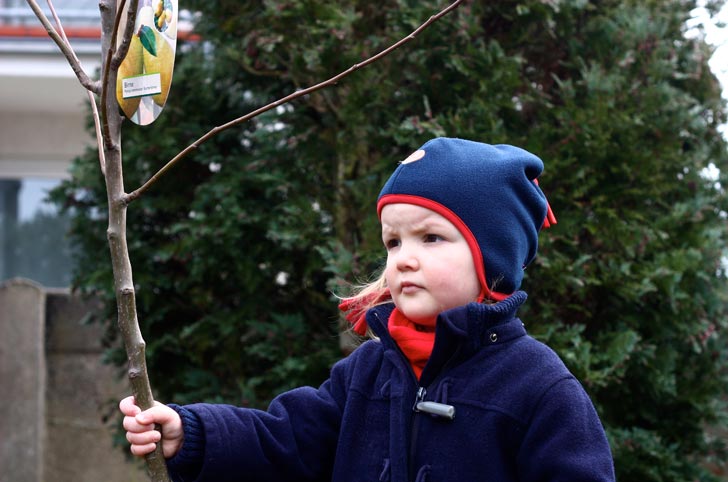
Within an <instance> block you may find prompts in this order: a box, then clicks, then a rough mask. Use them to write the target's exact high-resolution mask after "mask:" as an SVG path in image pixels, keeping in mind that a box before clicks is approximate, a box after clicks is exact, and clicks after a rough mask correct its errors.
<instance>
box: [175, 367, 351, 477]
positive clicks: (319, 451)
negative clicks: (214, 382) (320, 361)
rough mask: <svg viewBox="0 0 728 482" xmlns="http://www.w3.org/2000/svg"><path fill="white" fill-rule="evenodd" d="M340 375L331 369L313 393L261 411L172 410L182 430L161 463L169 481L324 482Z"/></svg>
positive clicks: (336, 421)
mask: <svg viewBox="0 0 728 482" xmlns="http://www.w3.org/2000/svg"><path fill="white" fill-rule="evenodd" d="M344 361H345V360H344ZM341 363H342V362H340V363H339V364H337V366H338V365H340V364H341ZM342 372H343V370H342V369H337V367H336V366H335V367H334V369H333V370H332V376H331V378H329V380H327V381H326V382H325V383H324V384H323V385H321V387H319V388H318V389H315V388H312V387H302V388H296V389H294V390H291V391H289V392H286V393H283V394H282V395H279V396H278V397H276V398H275V399H274V400H273V401H272V402H271V404H270V406H269V407H268V410H267V411H262V410H255V409H249V408H241V407H234V406H231V405H222V404H204V403H199V404H193V405H186V406H183V407H178V406H173V408H174V409H175V410H177V412H178V413H179V414H180V416H181V418H182V421H183V427H184V442H183V444H182V448H181V450H180V452H179V453H178V454H177V455H175V457H173V458H171V459H169V460H168V461H167V466H168V468H169V470H170V475H171V476H172V478H173V480H175V481H179V482H203V481H215V482H225V481H246V480H251V481H260V480H275V481H280V482H285V481H289V480H290V481H293V480H295V481H308V480H311V481H313V480H326V479H328V478H330V473H331V470H332V466H333V459H334V452H335V449H336V444H337V441H338V437H339V427H340V424H341V414H342V407H343V405H344V402H345V390H344V387H343V385H344V380H343V378H344V376H343V373H342Z"/></svg>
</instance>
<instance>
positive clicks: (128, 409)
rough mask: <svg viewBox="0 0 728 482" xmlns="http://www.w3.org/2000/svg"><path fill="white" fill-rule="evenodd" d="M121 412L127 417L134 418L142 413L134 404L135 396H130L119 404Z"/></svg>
mask: <svg viewBox="0 0 728 482" xmlns="http://www.w3.org/2000/svg"><path fill="white" fill-rule="evenodd" d="M119 410H121V413H123V414H124V415H127V416H134V415H136V414H138V413H139V412H141V411H142V409H141V408H139V407H138V406H137V404H136V403H134V396H128V397H126V398H124V399H123V400H122V401H120V402H119Z"/></svg>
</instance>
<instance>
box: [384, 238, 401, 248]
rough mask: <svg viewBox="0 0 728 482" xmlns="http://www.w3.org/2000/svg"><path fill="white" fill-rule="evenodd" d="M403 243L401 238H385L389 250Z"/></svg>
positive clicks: (385, 244)
mask: <svg viewBox="0 0 728 482" xmlns="http://www.w3.org/2000/svg"><path fill="white" fill-rule="evenodd" d="M400 244H401V242H400V240H399V239H396V238H392V239H385V240H384V247H385V248H387V250H390V249H393V248H396V247H397V246H399V245H400Z"/></svg>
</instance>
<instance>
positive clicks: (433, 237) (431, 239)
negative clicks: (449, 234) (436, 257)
mask: <svg viewBox="0 0 728 482" xmlns="http://www.w3.org/2000/svg"><path fill="white" fill-rule="evenodd" d="M443 240H444V238H443V237H442V236H440V235H439V234H426V235H425V242H426V243H437V242H439V241H443Z"/></svg>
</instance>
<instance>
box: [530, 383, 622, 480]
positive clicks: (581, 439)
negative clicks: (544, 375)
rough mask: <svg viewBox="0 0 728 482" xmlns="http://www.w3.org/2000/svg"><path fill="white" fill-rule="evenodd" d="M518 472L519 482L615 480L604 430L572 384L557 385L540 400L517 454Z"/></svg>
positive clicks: (580, 390) (580, 389)
mask: <svg viewBox="0 0 728 482" xmlns="http://www.w3.org/2000/svg"><path fill="white" fill-rule="evenodd" d="M517 466H518V472H519V480H522V481H529V482H535V481H543V482H546V481H559V482H583V481H585V480H588V481H590V482H607V481H609V482H612V481H614V480H615V475H614V462H613V460H612V453H611V450H610V448H609V443H608V441H607V437H606V434H605V432H604V428H603V427H602V424H601V421H600V420H599V417H598V415H597V413H596V410H595V409H594V406H593V404H592V402H591V400H590V399H589V396H588V395H587V394H586V392H585V391H584V388H583V387H582V386H581V384H579V382H578V381H577V380H576V379H574V378H572V377H568V378H564V379H561V380H560V381H558V382H556V383H555V384H554V385H552V386H551V387H550V388H549V389H548V390H546V392H545V393H544V394H543V396H542V398H541V400H540V401H539V403H538V404H537V406H536V408H535V411H534V414H533V416H532V417H531V422H530V423H529V425H528V428H527V431H526V434H525V436H524V439H523V442H522V444H521V447H520V450H519V451H518V455H517Z"/></svg>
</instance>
